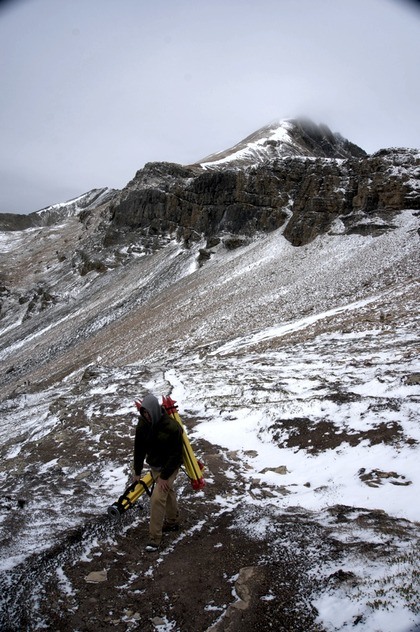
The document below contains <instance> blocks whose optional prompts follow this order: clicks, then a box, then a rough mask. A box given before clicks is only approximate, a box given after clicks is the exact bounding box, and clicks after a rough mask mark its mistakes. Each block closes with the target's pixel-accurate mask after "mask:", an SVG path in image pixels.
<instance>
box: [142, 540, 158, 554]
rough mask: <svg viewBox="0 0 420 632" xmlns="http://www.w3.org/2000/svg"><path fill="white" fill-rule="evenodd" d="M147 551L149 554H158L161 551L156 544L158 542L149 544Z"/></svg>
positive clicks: (146, 547)
mask: <svg viewBox="0 0 420 632" xmlns="http://www.w3.org/2000/svg"><path fill="white" fill-rule="evenodd" d="M145 551H147V552H148V553H156V552H157V551H159V544H156V542H148V543H147V544H146V546H145Z"/></svg>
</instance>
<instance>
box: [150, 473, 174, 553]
mask: <svg viewBox="0 0 420 632" xmlns="http://www.w3.org/2000/svg"><path fill="white" fill-rule="evenodd" d="M151 471H152V476H153V480H154V481H156V480H157V479H158V478H159V474H160V473H159V471H158V470H154V469H153V468H152V470H151ZM178 472H179V469H178V470H175V472H174V473H173V474H172V476H170V477H169V478H168V484H169V487H170V489H169V491H167V492H163V491H161V490H160V489H159V487H158V486H157V485H155V486H154V489H153V493H152V496H151V498H150V523H149V533H150V540H151V541H152V542H154V543H155V544H160V541H161V539H162V527H163V523H164V522H165V523H167V524H176V523H177V522H178V520H179V510H178V501H177V499H176V493H175V490H174V488H173V485H174V481H175V479H176V477H177V475H178Z"/></svg>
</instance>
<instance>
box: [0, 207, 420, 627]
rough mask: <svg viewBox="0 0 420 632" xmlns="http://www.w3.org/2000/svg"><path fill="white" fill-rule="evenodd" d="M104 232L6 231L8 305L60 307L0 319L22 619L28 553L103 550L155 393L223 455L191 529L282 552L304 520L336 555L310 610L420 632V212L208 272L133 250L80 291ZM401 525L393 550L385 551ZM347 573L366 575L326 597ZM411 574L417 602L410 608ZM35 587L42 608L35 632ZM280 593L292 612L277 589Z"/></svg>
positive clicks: (11, 534) (6, 454) (213, 265)
mask: <svg viewBox="0 0 420 632" xmlns="http://www.w3.org/2000/svg"><path fill="white" fill-rule="evenodd" d="M95 221H96V225H97V224H98V222H99V221H100V217H99V216H98V217H97V218H96V220H95V214H94V213H93V214H92V217H91V222H92V223H91V225H90V226H85V225H83V224H82V223H81V222H80V221H79V220H78V219H77V218H76V217H73V218H71V217H70V218H69V220H68V222H66V223H65V224H64V225H62V226H61V228H60V229H57V227H54V226H45V227H43V228H39V229H31V230H28V231H23V232H21V233H19V234H15V233H7V234H6V233H4V234H3V235H2V244H3V252H4V253H5V254H4V258H3V259H2V260H1V265H2V270H3V274H4V275H5V277H6V278H7V280H8V283H10V282H11V281H13V283H14V287H15V290H14V291H16V292H18V291H19V292H20V295H21V296H24V295H25V292H28V290H29V289H30V288H35V287H40V285H41V284H43V287H44V289H48V292H49V294H50V295H51V296H54V297H55V298H56V300H55V301H53V302H51V304H49V305H46V306H45V309H43V310H39V311H34V312H32V316H31V317H27V318H26V319H23V314H24V313H26V314H27V310H26V308H25V305H26V304H22V305H20V307H19V301H18V300H17V301H14V302H13V301H12V298H13V297H11V296H10V295H9V297H8V300H9V303H10V305H14V306H15V307H14V308H13V309H16V311H15V312H13V313H14V314H15V316H16V317H17V318H18V321H16V322H15V324H13V323H11V322H10V319H6V321H3V322H7V323H8V326H7V327H6V328H5V329H3V332H2V339H1V349H0V359H1V361H2V365H3V378H2V379H3V387H2V388H3V401H2V411H1V422H0V442H1V455H2V460H1V465H0V485H1V493H2V501H1V503H2V504H1V506H0V512H1V513H0V518H1V523H0V529H1V531H2V541H3V554H2V561H1V569H2V573H3V579H2V587H3V589H4V591H5V594H6V595H7V601H6V606H5V607H6V608H7V609H8V612H12V613H14V614H13V617H17V619H16V618H15V619H13V617H12V620H15V621H16V620H19V617H18V614H16V613H17V610H15V607H16V604H15V602H14V601H13V597H12V596H11V595H13V594H15V593H14V591H15V586H16V585H18V584H19V585H22V586H24V585H25V584H24V583H22V582H23V580H22V577H23V575H25V574H27V570H26V571H25V568H26V567H25V564H29V563H30V562H29V560H30V559H31V556H32V555H35V554H37V553H39V552H40V551H44V552H46V551H51V550H52V549H51V547H53V546H54V545H55V546H56V545H57V542H62V541H65V539H66V538H67V537H68V535H69V533H71V532H74V530H78V532H80V533H81V536H80V537H81V538H82V545H83V546H84V547H85V548H84V549H83V550H84V552H83V553H81V555H82V556H86V555H87V556H88V558H91V556H92V553H91V552H92V551H95V550H97V546H98V544H97V543H96V540H95V538H93V539H89V537H88V536H87V535H86V536H83V533H85V531H84V530H83V529H84V527H83V525H86V524H87V522H89V521H90V523H93V524H95V523H97V524H98V525H99V524H101V525H102V520H103V518H102V516H103V515H104V514H105V512H106V508H107V506H108V505H109V504H110V503H111V502H113V501H114V500H115V498H116V496H117V495H118V494H119V493H120V492H121V491H122V490H123V488H124V486H125V484H126V482H127V480H128V474H129V467H130V463H131V452H132V439H133V429H134V423H135V421H134V417H133V413H134V410H133V407H132V401H133V400H134V398H136V397H141V396H142V395H143V394H144V393H145V392H147V391H148V390H152V391H154V392H155V393H156V394H158V395H159V394H161V393H165V392H169V391H171V392H172V395H173V397H174V398H175V399H176V400H178V402H179V404H180V406H181V413H182V415H183V417H184V419H185V420H187V422H188V419H194V420H195V429H194V432H193V433H192V438H193V439H194V441H195V442H196V445H198V446H203V447H204V446H209V445H213V446H214V447H213V448H212V449H213V450H219V451H220V454H221V455H223V458H224V459H225V471H224V478H225V492H224V493H223V494H220V493H218V494H214V495H212V492H211V489H212V485H214V482H212V481H214V477H215V471H212V467H211V456H210V453H209V452H208V450H209V448H208V447H207V448H206V449H207V452H208V453H207V458H208V461H209V463H210V464H208V465H207V467H208V470H207V478H208V491H207V492H204V494H208V500H207V505H206V509H205V511H206V512H207V517H206V520H205V521H203V523H199V522H197V524H192V525H191V529H192V531H191V534H193V533H195V532H196V530H197V529H200V528H203V524H204V523H206V524H211V521H212V520H213V518H212V516H213V517H215V516H217V515H219V514H220V512H228V514H229V515H230V516H231V521H232V524H231V528H232V529H236V530H238V532H240V533H242V534H243V535H244V537H249V538H254V539H256V540H258V541H265V542H267V545H268V543H270V542H272V543H273V542H278V541H277V540H276V539H275V536H274V533H275V526H274V525H276V524H279V523H281V521H282V520H283V519H285V518H286V517H287V516H288V515H289V513H288V512H296V511H297V510H298V511H299V512H302V513H301V516H302V520H303V515H305V516H306V517H305V520H309V519H310V520H311V521H313V522H314V523H317V524H318V525H319V526H320V527H322V528H323V529H324V531H325V533H329V536H328V537H329V538H330V542H332V541H334V542H336V541H340V542H341V543H342V545H341V546H342V550H341V553H340V556H339V558H334V557H330V558H328V561H325V559H324V561H322V562H321V560H320V559H318V561H317V562H316V563H317V566H316V573H317V576H318V577H324V578H325V581H326V587H325V589H324V590H321V591H320V590H319V589H317V590H315V589H314V591H313V593H312V596H311V599H312V604H313V605H314V606H316V608H317V610H318V613H319V614H318V619H317V621H318V623H319V625H320V626H322V629H325V630H344V629H346V626H349V625H352V624H353V623H354V621H355V620H358V621H359V625H358V629H360V630H373V629H381V630H383V631H385V630H389V631H391V630H396V629H404V630H409V629H414V628H413V626H414V625H415V621H416V620H418V614H419V612H418V601H417V606H416V595H417V596H418V586H417V582H418V576H417V575H416V571H415V569H416V568H417V565H418V548H417V544H418V541H419V531H418V522H419V521H420V512H419V504H418V502H417V498H418V494H419V489H420V478H419V472H418V467H417V463H418V458H419V442H420V433H419V426H418V418H419V406H420V404H419V401H420V365H419V360H418V358H419V357H420V349H419V340H418V328H419V313H418V297H419V273H418V271H419V269H420V251H419V247H418V246H419V242H418V239H419V237H418V229H419V217H418V213H416V212H414V211H411V210H406V211H405V212H403V213H401V214H400V215H398V216H397V217H396V218H395V228H394V230H392V231H389V232H386V233H384V234H381V235H379V236H377V237H371V236H368V237H362V236H361V235H345V234H344V232H343V226H342V225H341V224H340V222H336V224H335V225H334V227H333V230H331V232H330V234H326V235H324V236H322V237H318V238H317V239H316V240H314V241H313V242H311V243H310V244H308V245H307V246H304V247H301V248H295V247H293V246H291V244H290V243H289V242H287V241H286V240H285V239H284V237H283V236H282V231H281V230H279V231H275V232H273V233H271V234H270V235H267V236H259V237H255V238H254V239H252V240H249V241H248V243H247V244H245V245H243V247H242V248H238V249H236V250H233V251H230V250H227V249H226V248H225V247H224V246H223V241H222V242H221V243H220V244H219V245H218V246H217V247H214V249H213V256H212V257H211V259H210V260H209V261H207V262H206V263H205V264H204V265H202V266H199V265H198V263H197V257H198V254H199V249H200V246H202V244H200V243H197V244H196V245H195V246H192V247H191V248H189V249H186V248H183V247H181V245H180V244H178V243H177V242H176V241H174V240H171V239H170V238H168V239H167V241H166V243H165V242H162V243H161V244H160V247H159V248H157V249H155V250H152V249H150V248H148V247H145V245H144V243H143V242H139V243H138V244H137V247H135V244H133V243H131V245H130V249H127V248H126V249H124V248H121V250H120V251H119V252H114V254H113V257H114V258H113V259H112V260H111V259H110V261H109V264H110V266H109V268H108V269H107V271H103V272H101V271H98V270H95V269H92V270H91V271H90V272H88V273H87V274H86V275H84V276H80V274H78V273H77V268H76V267H75V265H74V261H73V263H72V261H71V258H70V257H68V255H67V250H66V248H67V249H68V251H69V252H71V251H73V252H74V248H77V244H78V243H80V241H81V240H83V239H87V240H88V242H89V240H91V243H92V248H93V250H92V251H94V243H95V242H94V232H93V227H94V226H95ZM89 231H92V232H91V233H89ZM86 235H87V237H86ZM57 252H58V253H61V254H62V257H59V258H60V259H61V261H58V259H57ZM63 257H64V258H63ZM66 257H67V258H66ZM11 259H12V260H13V261H14V262H15V263H14V267H13V270H10V269H9V270H7V266H8V261H10V260H11ZM9 267H10V266H9ZM28 272H29V274H28ZM18 307H19V309H21V311H19V309H18ZM22 308H24V309H25V311H22ZM19 319H20V320H19ZM201 456H202V457H203V459H204V460H205V461H206V451H205V450H204V453H203V454H202V455H201ZM229 481H234V482H235V485H233V486H231V484H230V482H229ZM184 493H185V492H184ZM204 498H205V497H204ZM210 498H211V500H210ZM197 502H198V501H197ZM191 507H194V504H192V505H191ZM297 508H298V509H297ZM197 511H198V508H197ZM209 512H210V513H209ZM132 520H134V522H131V523H130V522H129V523H128V524H127V527H126V528H127V529H128V530H129V531H130V528H132V527H133V526H134V525H136V524H137V520H138V519H137V518H134V517H133V519H132ZM381 521H382V522H381ZM385 521H388V522H385ZM389 521H393V524H394V526H395V525H397V524H398V533H399V534H400V535H399V536H393V537H392V538H390V537H389V535H388V533H387V529H389V528H390V527H389ZM130 524H131V527H130ZM200 524H201V527H200V526H199V525H200ZM104 528H105V527H103V526H101V529H104ZM395 529H396V526H395ZM228 533H229V532H227V534H224V533H220V538H224V537H225V535H228ZM127 537H128V536H127ZM187 537H188V533H187ZM83 538H85V540H83ZM101 546H105V545H101ZM289 546H297V545H296V543H295V544H292V543H290V544H289ZM60 550H61V549H60ZM364 550H369V551H370V553H369V556H368V557H366V554H365V553H363V551H364ZM373 550H374V551H375V553H373ZM86 551H88V553H86ZM416 551H417V552H416ZM301 554H302V551H299V550H298V549H296V555H298V556H299V555H301ZM305 554H306V555H308V554H309V553H308V551H306V553H305ZM48 559H49V560H50V561H49V562H48V564H50V565H51V564H52V561H51V559H50V557H49V558H48ZM58 559H59V560H60V564H65V562H63V559H64V560H65V558H63V557H62V554H61V553H60V557H59V558H57V560H58ZM334 559H335V560H336V561H334ZM402 559H404V562H402V561H401V560H402ZM57 563H58V562H57ZM314 563H315V562H314ZM401 564H404V573H403V575H401V574H400V572H399V570H398V569H399V568H401ZM31 568H33V567H31ZM42 568H45V567H42ZM54 568H55V567H54ZM343 568H344V569H346V572H348V573H351V577H353V578H357V579H355V580H354V581H353V582H350V583H345V584H343V583H341V584H339V585H338V584H331V583H328V582H327V578H328V577H330V576H333V575H334V573H337V572H338V571H339V570H340V569H343ZM60 569H61V570H60ZM60 569H58V570H57V573H60V577H61V578H63V572H64V571H63V569H62V568H61V567H60ZM40 572H41V571H40ZM42 572H44V571H42ZM54 572H56V571H54ZM47 576H48V573H47ZM28 577H31V575H28ZM408 577H409V578H410V582H411V585H412V591H414V592H410V593H407V594H406V595H405V596H404V597H401V594H402V591H403V587H404V582H405V581H406V580H407V578H408ZM36 578H37V579H36V582H37V583H36V582H35V583H36V585H38V586H41V585H42V580H41V579H40V576H39V575H36ZM31 581H32V582H33V579H32V580H31ZM74 581H76V580H74ZM40 582H41V583H40ZM123 583H124V582H122V578H121V580H120V584H121V585H122V584H123ZM60 585H61V586H62V590H63V591H66V590H70V591H72V590H73V588H71V587H70V588H69V586H68V585H67V588H65V586H66V583H65V582H64V583H63V582H61V584H60ZM385 585H387V586H388V589H387V591H388V592H387V598H386V599H385V598H382V600H379V601H378V598H377V592H378V591H381V590H383V586H385ZM33 586H34V584H32V589H31V590H34V588H33ZM39 590H40V591H41V592H42V589H41V587H40V588H39ZM416 591H417V592H416ZM41 592H39V593H36V594H34V599H33V600H32V602H31V603H32V604H33V605H31V606H30V608H31V613H32V614H31V616H33V617H34V620H36V621H38V624H39V625H42V621H43V618H42V617H41V615H40V614H39V613H38V614H37V612H38V611H37V608H39V603H40V602H42V603H44V601H43V599H44V598H43V597H40V594H41ZM16 594H18V593H16ZM272 595H273V599H278V598H279V597H278V596H276V595H277V593H276V589H275V587H274V586H273V587H272ZM413 595H414V596H413ZM375 599H376V602H378V603H377V605H376V606H375V607H373V606H372V604H373V603H374V602H375ZM169 601H170V600H169ZM34 604H35V605H34ZM36 604H38V605H36ZM343 604H344V605H345V607H344V606H343ZM28 607H29V606H28ZM51 607H52V606H51ZM79 607H81V605H80V604H79V605H78V606H77V608H79ZM225 608H226V606H225ZM66 616H67V615H66ZM68 616H69V617H70V614H68ZM360 617H361V618H360ZM401 622H403V625H404V626H405V627H404V628H397V627H395V626H397V625H400V623H401ZM69 625H70V624H69ZM61 629H67V628H63V627H61ZM68 629H71V628H68Z"/></svg>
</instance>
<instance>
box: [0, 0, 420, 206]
mask: <svg viewBox="0 0 420 632" xmlns="http://www.w3.org/2000/svg"><path fill="white" fill-rule="evenodd" d="M419 53H420V10H419V9H418V5H417V4H416V3H415V2H410V1H409V0H258V1H256V0H9V2H2V3H0V82H1V83H0V86H1V88H0V129H1V143H0V212H24V213H26V212H31V211H35V210H39V209H41V208H43V207H45V206H47V205H49V204H54V203H57V202H62V201H66V200H68V199H70V198H72V197H76V196H78V195H79V194H81V193H84V192H85V191H89V190H90V189H93V188H99V187H105V186H107V187H112V188H117V189H120V188H122V187H124V186H125V184H127V182H128V181H129V180H130V179H131V178H132V177H133V176H134V174H135V173H136V171H137V170H138V169H141V168H142V167H143V166H144V164H145V163H146V162H149V161H154V160H167V161H172V162H178V163H181V164H188V163H191V162H195V161H197V160H199V159H201V158H203V157H204V156H207V155H208V154H211V153H213V152H215V151H219V150H222V149H227V148H228V147H230V146H232V145H234V144H235V143H237V142H238V141H240V140H242V139H243V138H244V137H246V136H248V135H249V134H250V133H252V132H254V131H255V130H257V129H258V128H260V127H262V126H263V125H266V124H267V123H270V122H272V121H273V120H277V119H279V120H281V119H284V118H289V117H295V116H300V115H305V116H308V117H309V118H312V119H313V120H314V121H315V122H316V123H321V122H322V123H325V124H327V125H328V126H329V127H330V128H331V129H332V130H333V131H335V132H336V131H338V132H340V133H341V134H342V135H343V136H345V137H346V138H348V139H349V140H351V141H352V142H354V143H356V144H358V145H360V146H361V147H363V149H365V150H366V151H368V152H374V151H376V150H378V149H380V148H382V147H390V146H407V147H417V148H420V54H419Z"/></svg>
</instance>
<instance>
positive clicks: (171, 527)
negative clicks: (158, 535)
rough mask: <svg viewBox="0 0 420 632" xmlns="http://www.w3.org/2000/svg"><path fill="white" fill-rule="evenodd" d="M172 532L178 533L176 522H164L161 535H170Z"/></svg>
mask: <svg viewBox="0 0 420 632" xmlns="http://www.w3.org/2000/svg"><path fill="white" fill-rule="evenodd" d="M172 531H179V523H178V522H174V523H171V522H166V523H165V524H164V525H163V527H162V533H171V532H172Z"/></svg>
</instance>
